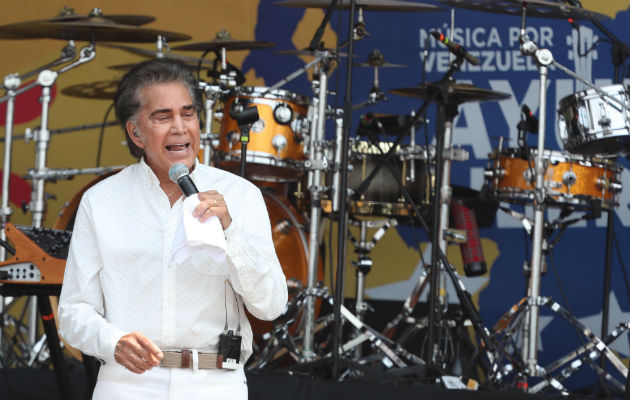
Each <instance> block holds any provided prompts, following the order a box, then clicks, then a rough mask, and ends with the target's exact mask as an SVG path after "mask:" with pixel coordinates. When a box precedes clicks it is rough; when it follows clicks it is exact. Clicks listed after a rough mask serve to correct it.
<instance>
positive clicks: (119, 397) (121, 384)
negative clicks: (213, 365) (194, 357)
mask: <svg viewBox="0 0 630 400" xmlns="http://www.w3.org/2000/svg"><path fill="white" fill-rule="evenodd" d="M92 399H93V400H135V399H148V400H196V399H203V400H206V399H207V400H219V399H220V400H224V399H225V400H228V399H229V400H247V381H246V379H245V373H244V372H243V368H242V367H241V368H239V369H237V370H228V369H203V370H201V369H200V370H198V371H193V370H192V369H183V368H160V367H155V368H153V369H151V370H149V371H147V372H145V373H143V374H134V373H133V372H131V371H129V370H127V369H126V368H125V367H123V366H121V365H118V364H115V365H114V364H105V365H103V366H101V368H100V371H99V373H98V380H97V382H96V387H95V388H94V394H93V397H92Z"/></svg>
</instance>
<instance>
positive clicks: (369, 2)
mask: <svg viewBox="0 0 630 400" xmlns="http://www.w3.org/2000/svg"><path fill="white" fill-rule="evenodd" d="M273 4H275V5H278V6H287V7H305V8H328V6H330V0H283V1H277V2H275V3H273ZM355 4H356V7H357V8H362V9H363V10H372V11H443V10H444V9H443V8H441V7H438V6H434V5H432V4H424V3H416V2H411V1H400V0H356V3H355ZM336 8H338V9H346V10H347V9H349V8H350V0H339V1H338V2H337V7H336Z"/></svg>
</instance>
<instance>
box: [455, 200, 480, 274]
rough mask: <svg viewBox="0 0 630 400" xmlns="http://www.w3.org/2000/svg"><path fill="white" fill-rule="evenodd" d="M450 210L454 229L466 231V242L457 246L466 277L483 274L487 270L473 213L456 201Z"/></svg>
mask: <svg viewBox="0 0 630 400" xmlns="http://www.w3.org/2000/svg"><path fill="white" fill-rule="evenodd" d="M451 210H452V213H453V222H454V223H455V228H456V229H462V230H465V231H466V242H465V243H460V245H459V250H460V251H461V253H462V260H464V272H465V273H466V276H479V275H483V274H485V273H486V272H487V271H488V268H487V266H486V261H485V259H484V257H483V248H482V247H481V239H480V238H479V228H478V227H477V217H476V216H475V211H474V210H471V209H470V208H468V207H466V206H465V205H464V204H462V203H461V202H460V201H457V200H455V201H453V204H452V207H451Z"/></svg>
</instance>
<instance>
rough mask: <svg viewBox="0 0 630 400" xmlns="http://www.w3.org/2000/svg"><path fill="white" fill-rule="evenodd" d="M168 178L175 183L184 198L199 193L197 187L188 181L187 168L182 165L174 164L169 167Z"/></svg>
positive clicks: (188, 173)
mask: <svg viewBox="0 0 630 400" xmlns="http://www.w3.org/2000/svg"><path fill="white" fill-rule="evenodd" d="M168 177H169V179H170V180H172V181H173V182H175V183H177V186H179V188H180V189H181V191H182V193H184V196H186V197H189V196H192V195H193V194H195V193H199V190H198V189H197V186H195V183H194V182H193V181H192V179H190V172H188V168H187V167H186V166H185V165H184V164H182V163H175V164H173V165H171V168H170V169H169V170H168Z"/></svg>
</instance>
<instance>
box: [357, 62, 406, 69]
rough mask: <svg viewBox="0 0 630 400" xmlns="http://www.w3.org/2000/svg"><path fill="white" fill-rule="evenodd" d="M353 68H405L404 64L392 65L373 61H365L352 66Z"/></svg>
mask: <svg viewBox="0 0 630 400" xmlns="http://www.w3.org/2000/svg"><path fill="white" fill-rule="evenodd" d="M353 65H354V66H355V67H379V68H403V67H406V65H405V64H394V63H390V62H385V61H381V62H375V61H366V62H362V63H356V64H353Z"/></svg>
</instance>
